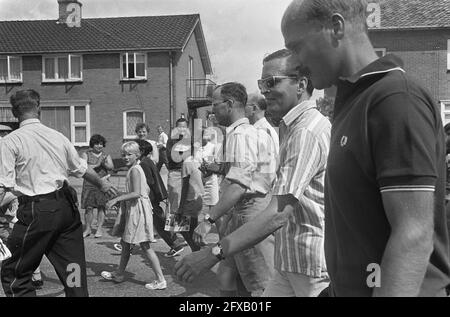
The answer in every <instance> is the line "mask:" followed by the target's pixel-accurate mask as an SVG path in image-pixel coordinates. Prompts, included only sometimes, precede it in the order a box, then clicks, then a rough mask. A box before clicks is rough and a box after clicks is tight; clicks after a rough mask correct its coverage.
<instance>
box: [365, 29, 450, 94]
mask: <svg viewBox="0 0 450 317" xmlns="http://www.w3.org/2000/svg"><path fill="white" fill-rule="evenodd" d="M370 38H371V40H372V43H373V45H374V47H376V48H386V51H387V53H394V54H396V55H398V56H399V57H400V58H401V59H402V60H403V62H404V64H405V65H404V67H405V70H406V71H407V72H408V73H409V74H410V75H411V76H413V77H415V78H416V79H417V80H419V81H420V82H421V83H422V84H423V85H424V86H425V87H427V88H428V89H429V90H430V91H431V93H432V95H433V96H434V98H435V100H449V99H450V71H449V70H448V69H447V52H448V51H447V40H448V39H450V28H449V29H439V30H416V31H372V32H371V33H370Z"/></svg>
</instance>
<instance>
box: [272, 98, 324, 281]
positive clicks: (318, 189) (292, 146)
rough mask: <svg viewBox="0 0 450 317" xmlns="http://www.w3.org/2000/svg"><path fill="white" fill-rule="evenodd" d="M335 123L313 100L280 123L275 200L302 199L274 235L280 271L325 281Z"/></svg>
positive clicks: (292, 111) (291, 111)
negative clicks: (326, 186) (328, 168)
mask: <svg viewBox="0 0 450 317" xmlns="http://www.w3.org/2000/svg"><path fill="white" fill-rule="evenodd" d="M330 130H331V124H330V121H329V120H328V119H327V118H325V117H324V116H323V115H322V114H321V113H320V112H319V111H318V110H317V107H316V104H315V102H314V101H310V100H308V101H304V102H302V103H300V104H299V105H297V106H296V107H294V108H293V109H291V110H290V111H289V112H288V113H287V114H286V115H285V116H284V117H283V120H282V121H281V123H280V133H281V134H282V135H281V146H280V165H279V168H278V172H277V181H276V183H275V186H274V188H273V195H276V196H285V195H292V196H293V197H295V198H296V199H297V204H296V206H295V209H294V212H293V214H292V215H291V216H290V217H289V221H288V223H287V224H286V225H284V226H283V227H282V228H280V229H279V230H277V231H276V232H275V268H277V269H278V270H279V271H285V272H289V273H297V274H303V275H306V276H310V277H316V278H319V277H325V276H327V273H326V265H325V252H324V224H325V220H324V180H325V170H326V164H327V156H328V147H329V141H330Z"/></svg>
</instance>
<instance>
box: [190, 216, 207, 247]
mask: <svg viewBox="0 0 450 317" xmlns="http://www.w3.org/2000/svg"><path fill="white" fill-rule="evenodd" d="M210 231H211V224H210V223H209V222H208V221H203V222H201V223H199V224H198V226H197V228H195V231H194V233H193V235H192V239H193V240H194V242H195V243H197V244H201V243H202V242H203V241H205V239H206V236H207V235H208V233H209V232H210Z"/></svg>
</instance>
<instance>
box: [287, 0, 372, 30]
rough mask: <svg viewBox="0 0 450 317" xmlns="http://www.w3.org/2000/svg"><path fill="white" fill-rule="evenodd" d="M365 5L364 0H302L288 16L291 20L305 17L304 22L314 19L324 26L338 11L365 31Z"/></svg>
mask: <svg viewBox="0 0 450 317" xmlns="http://www.w3.org/2000/svg"><path fill="white" fill-rule="evenodd" d="M367 5H368V1H366V0H304V1H301V3H300V6H296V7H295V9H294V10H293V11H292V12H291V13H290V16H291V17H292V19H291V21H298V20H299V19H302V18H303V17H305V18H306V22H311V21H315V22H319V24H321V25H322V26H325V25H327V24H328V23H329V22H330V20H331V17H332V15H333V14H336V13H338V14H340V15H342V16H343V17H344V19H345V20H346V21H350V23H351V24H352V25H353V26H355V27H356V28H357V29H359V30H360V31H364V32H366V33H367V32H368V28H367V14H368V13H367Z"/></svg>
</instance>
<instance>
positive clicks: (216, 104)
mask: <svg viewBox="0 0 450 317" xmlns="http://www.w3.org/2000/svg"><path fill="white" fill-rule="evenodd" d="M227 101H230V99H227V100H223V101H220V102H216V103H213V104H212V106H213V108H214V107H217V106H218V105H221V104H223V103H225V102H227Z"/></svg>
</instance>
